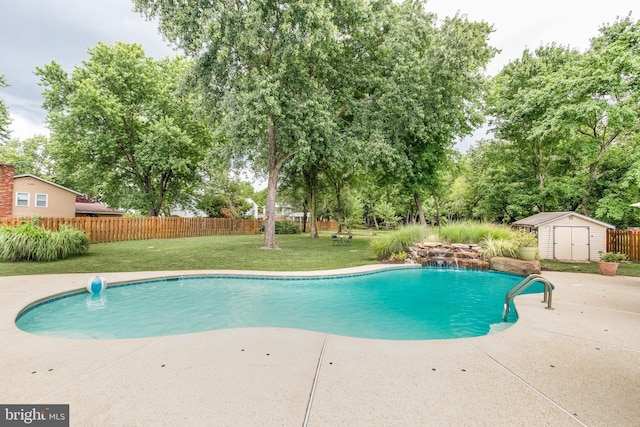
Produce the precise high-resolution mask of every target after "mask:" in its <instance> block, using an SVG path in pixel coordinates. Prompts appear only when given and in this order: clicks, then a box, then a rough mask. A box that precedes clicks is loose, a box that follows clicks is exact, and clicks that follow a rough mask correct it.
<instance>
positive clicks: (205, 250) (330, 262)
mask: <svg viewBox="0 0 640 427" xmlns="http://www.w3.org/2000/svg"><path fill="white" fill-rule="evenodd" d="M370 240H371V238H370V237H369V236H367V235H362V236H360V235H356V236H354V238H353V239H352V243H351V245H350V246H333V245H332V244H331V237H330V235H329V234H328V233H327V234H322V235H321V237H320V238H319V239H311V238H310V237H309V235H307V234H296V235H278V236H277V242H278V245H279V246H280V248H281V249H280V250H265V249H261V248H260V247H261V246H262V243H263V236H261V235H251V236H215V237H194V238H184V239H164V240H136V241H129V242H115V243H101V244H94V245H91V247H90V248H89V254H88V255H86V256H82V257H77V258H69V259H65V260H61V261H53V262H46V263H36V262H17V263H12V262H0V276H18V275H32V274H63V273H107V272H121V271H167V270H226V269H233V270H263V271H294V270H295V271H309V270H324V269H334V268H345V267H355V266H359V265H366V264H375V263H376V262H377V261H376V257H375V254H374V253H373V250H372V249H371V247H370Z"/></svg>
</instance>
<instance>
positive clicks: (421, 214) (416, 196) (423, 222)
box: [413, 192, 437, 225]
mask: <svg viewBox="0 0 640 427" xmlns="http://www.w3.org/2000/svg"><path fill="white" fill-rule="evenodd" d="M413 200H414V201H415V202H416V208H417V209H418V218H419V219H420V225H427V220H426V219H425V218H424V209H422V202H421V201H420V195H419V194H418V193H417V192H415V193H413ZM436 206H437V205H436Z"/></svg>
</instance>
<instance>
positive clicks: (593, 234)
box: [538, 215, 607, 261]
mask: <svg viewBox="0 0 640 427" xmlns="http://www.w3.org/2000/svg"><path fill="white" fill-rule="evenodd" d="M554 227H588V228H589V260H591V261H596V260H598V259H600V255H599V254H598V251H604V250H606V238H607V228H606V227H604V226H602V225H599V224H596V223H593V222H591V221H587V220H585V219H582V218H578V217H576V216H573V215H570V216H567V217H564V218H560V219H558V220H556V221H552V222H549V223H547V224H544V225H541V226H540V227H538V252H539V255H540V258H541V259H554V247H553V230H554ZM562 244H571V242H558V245H562Z"/></svg>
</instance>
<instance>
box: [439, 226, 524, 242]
mask: <svg viewBox="0 0 640 427" xmlns="http://www.w3.org/2000/svg"><path fill="white" fill-rule="evenodd" d="M511 235H512V231H511V229H510V228H509V227H506V226H504V225H496V224H491V223H482V222H476V221H458V222H452V223H449V224H447V225H445V226H443V227H441V229H440V239H442V240H446V241H448V242H450V243H476V244H479V243H480V242H482V240H483V239H486V238H492V239H502V240H508V239H509V238H511Z"/></svg>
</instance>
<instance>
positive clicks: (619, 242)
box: [607, 230, 640, 261]
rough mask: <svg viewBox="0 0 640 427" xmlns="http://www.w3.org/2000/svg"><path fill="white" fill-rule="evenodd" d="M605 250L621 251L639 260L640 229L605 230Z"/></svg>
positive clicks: (632, 258)
mask: <svg viewBox="0 0 640 427" xmlns="http://www.w3.org/2000/svg"><path fill="white" fill-rule="evenodd" d="M607 252H621V253H623V254H626V255H627V257H628V258H629V260H631V261H640V230H607Z"/></svg>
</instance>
